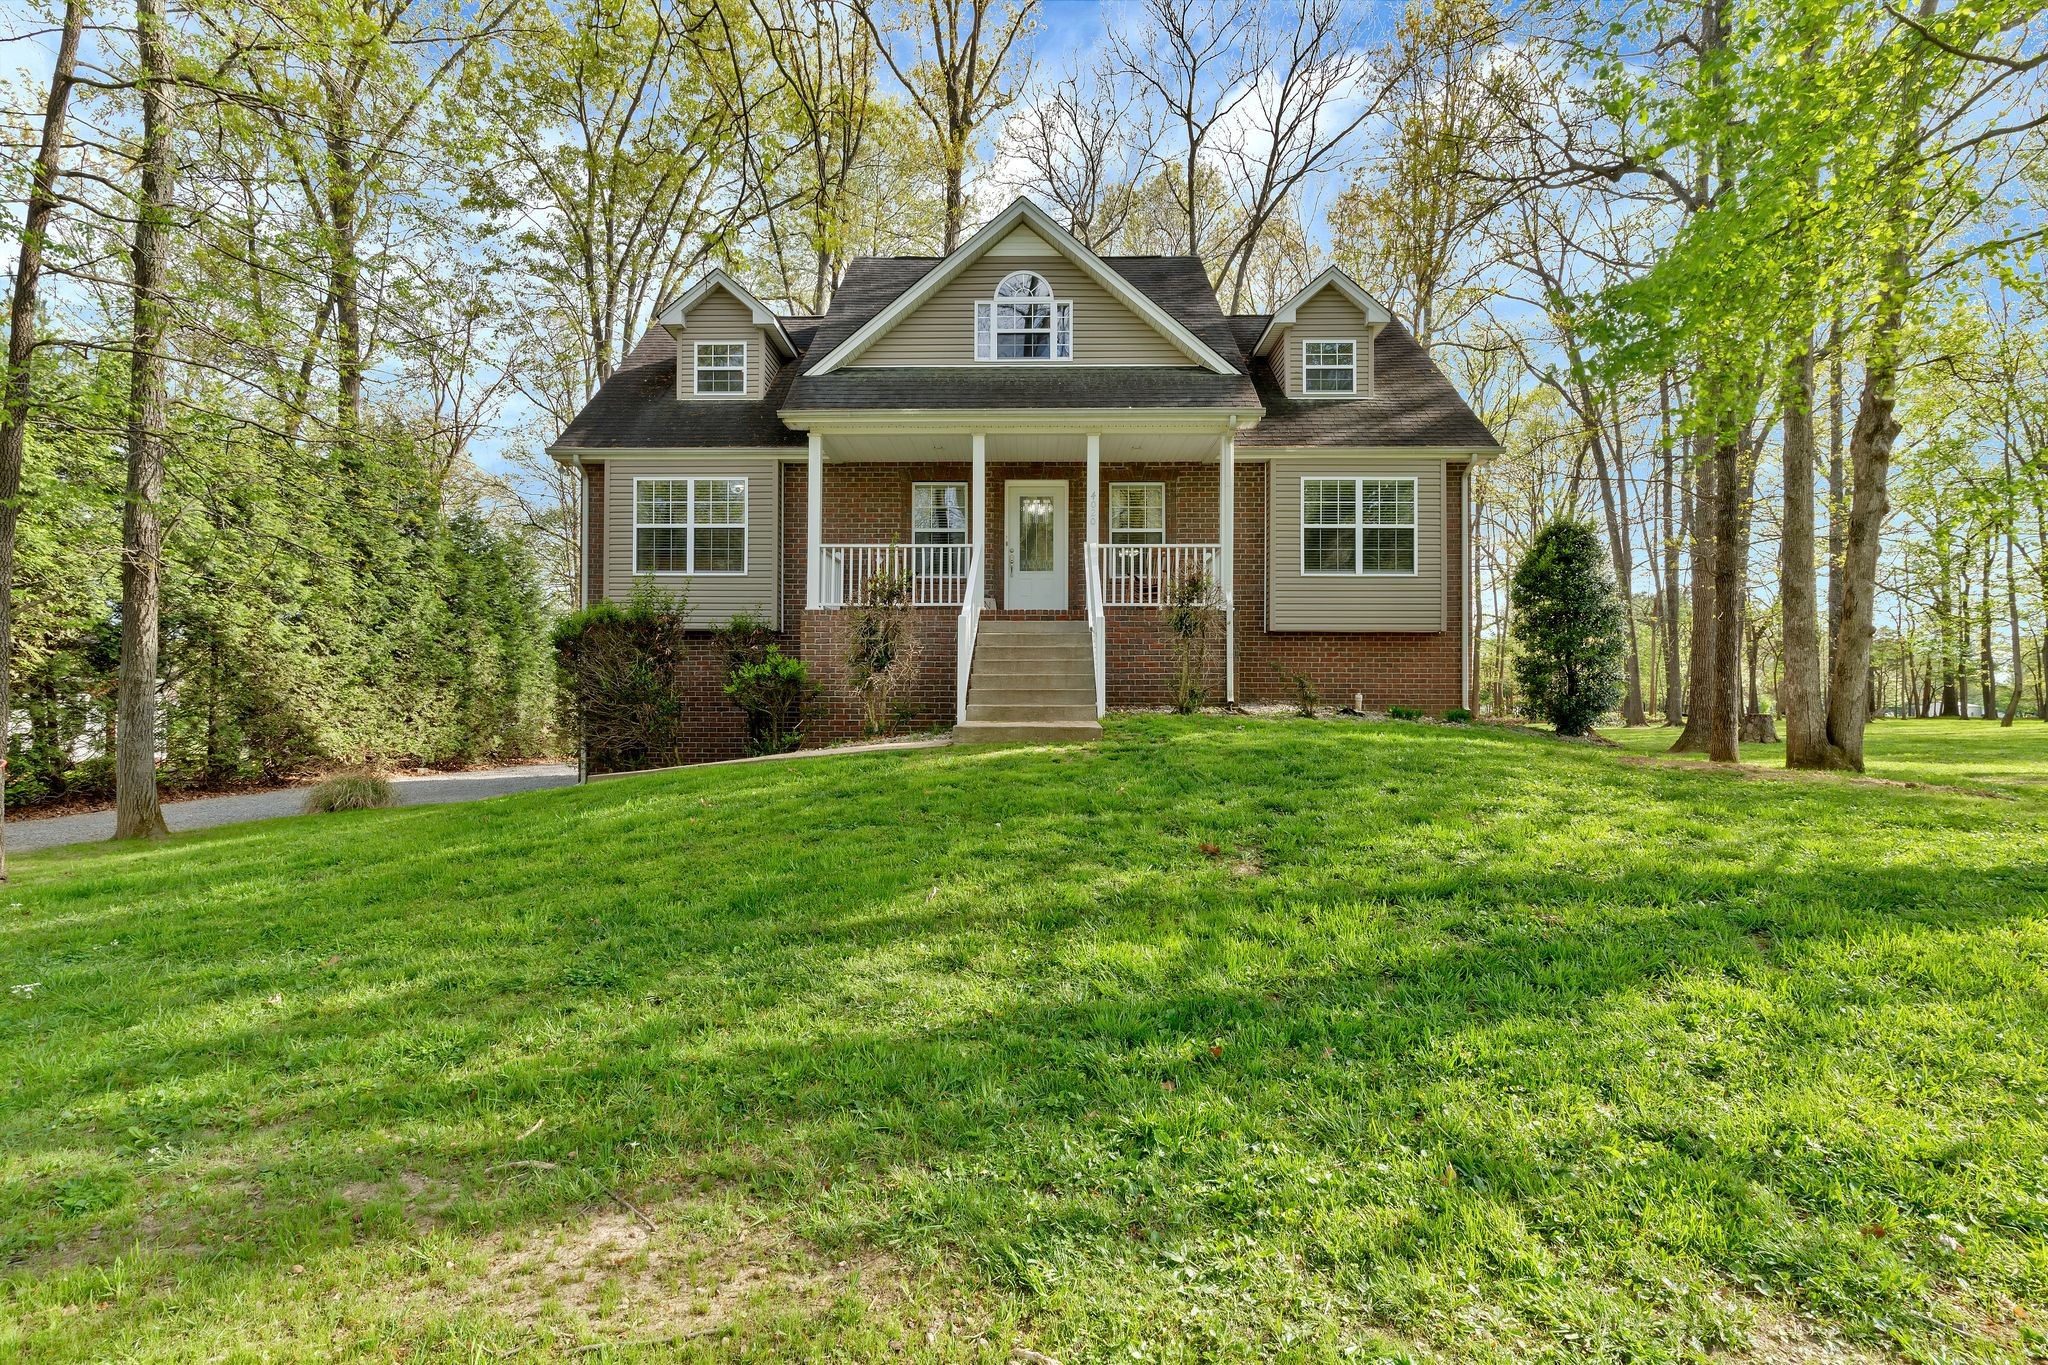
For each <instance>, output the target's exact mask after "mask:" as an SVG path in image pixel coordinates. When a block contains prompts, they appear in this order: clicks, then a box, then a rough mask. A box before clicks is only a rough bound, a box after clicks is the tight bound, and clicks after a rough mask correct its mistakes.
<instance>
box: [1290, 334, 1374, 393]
mask: <svg viewBox="0 0 2048 1365" xmlns="http://www.w3.org/2000/svg"><path fill="white" fill-rule="evenodd" d="M1311 346H1349V347H1350V348H1351V363H1350V364H1349V365H1318V366H1316V368H1317V369H1319V370H1343V369H1348V370H1350V371H1351V387H1350V388H1349V389H1311V388H1310V387H1309V386H1308V348H1309V347H1311ZM1359 393H1360V390H1359V387H1358V338H1357V337H1303V338H1302V339H1301V392H1300V393H1299V394H1297V395H1295V396H1296V397H1298V398H1356V397H1358V396H1359Z"/></svg>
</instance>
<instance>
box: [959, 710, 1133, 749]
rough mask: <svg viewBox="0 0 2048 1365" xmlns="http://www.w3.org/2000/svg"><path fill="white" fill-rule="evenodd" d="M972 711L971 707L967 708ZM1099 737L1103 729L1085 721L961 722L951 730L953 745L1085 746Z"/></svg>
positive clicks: (1095, 723)
mask: <svg viewBox="0 0 2048 1365" xmlns="http://www.w3.org/2000/svg"><path fill="white" fill-rule="evenodd" d="M969 709H970V710H972V708H971V707H970V708H969ZM1101 738H1102V726H1101V725H1100V724H1099V723H1098V722H1096V721H1095V720H1093V719H1090V720H1085V721H1075V720H1062V721H1037V722H1032V721H983V720H963V721H961V722H960V723H959V724H958V725H956V726H954V727H953V742H954V743H955V744H1086V743H1088V742H1089V741H1090V740H1097V739H1101Z"/></svg>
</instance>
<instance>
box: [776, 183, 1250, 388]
mask: <svg viewBox="0 0 2048 1365" xmlns="http://www.w3.org/2000/svg"><path fill="white" fill-rule="evenodd" d="M1020 222H1024V223H1029V224H1030V225H1031V230H1032V231H1033V232H1036V233H1037V234H1038V235H1039V236H1040V237H1043V238H1044V239H1045V240H1046V242H1047V243H1048V244H1049V245H1050V246H1051V247H1052V248H1053V250H1055V251H1057V252H1058V253H1059V254H1060V255H1062V256H1064V257H1065V258H1066V259H1067V260H1068V261H1069V262H1071V263H1072V264H1073V265H1074V266H1075V267H1076V268H1077V269H1079V270H1080V271H1081V272H1082V273H1083V274H1085V275H1087V276H1088V277H1089V278H1090V279H1092V280H1094V281H1095V282H1096V283H1097V284H1099V285H1101V286H1102V287H1103V288H1104V289H1107V290H1108V291H1109V292H1110V295H1111V296H1112V297H1114V298H1115V299H1116V300H1117V301H1118V302H1120V303H1122V304H1123V305H1124V306H1125V307H1127V308H1129V309H1130V310H1131V311H1132V312H1134V313H1136V314H1137V315H1138V316H1140V317H1142V318H1144V319H1145V320H1146V321H1147V322H1150V323H1151V324H1152V325H1153V326H1154V327H1156V328H1158V329H1159V331H1160V332H1162V333H1164V334H1165V335H1166V337H1167V339H1168V340H1170V341H1172V342H1173V344H1174V345H1176V346H1178V347H1180V348H1181V350H1183V351H1185V352H1187V354H1188V355H1189V356H1191V357H1192V358H1193V359H1195V360H1196V361H1198V362H1200V363H1201V365H1202V366H1203V367H1204V368H1206V369H1209V370H1211V371H1214V372H1215V373H1217V374H1236V373H1238V370H1237V367H1236V366H1234V365H1232V364H1231V363H1230V362H1229V361H1227V360H1225V359H1224V358H1223V357H1222V356H1220V355H1218V354H1216V352H1215V351H1214V350H1213V349H1212V348H1211V347H1210V346H1209V345H1208V344H1207V343H1205V342H1204V341H1203V340H1202V339H1201V338H1200V337H1198V336H1196V335H1195V334H1194V333H1193V332H1191V331H1189V330H1188V329H1187V327H1186V326H1185V325H1184V324H1183V323H1181V322H1180V321H1179V320H1178V319H1177V318H1175V317H1174V316H1173V315H1172V314H1171V313H1169V312H1167V311H1166V310H1165V309H1163V308H1161V307H1160V306H1159V305H1158V304H1156V303H1154V302H1152V300H1151V299H1148V298H1146V297H1145V295H1144V292H1143V291H1142V290H1140V289H1139V288H1138V287H1137V286H1136V285H1133V284H1132V283H1131V282H1130V281H1129V280H1127V279H1125V278H1124V277H1123V276H1121V275H1119V274H1117V273H1116V271H1114V270H1111V269H1110V268H1109V267H1108V266H1106V265H1104V264H1103V263H1102V261H1101V259H1100V258H1099V257H1097V256H1096V254H1095V253H1094V252H1092V251H1090V250H1089V249H1088V248H1087V247H1084V246H1082V245H1081V244H1080V242H1078V241H1076V240H1075V239H1074V236H1073V234H1072V233H1069V232H1068V231H1067V230H1066V229H1065V228H1063V227H1061V226H1060V225H1059V224H1058V223H1055V222H1054V221H1053V220H1052V219H1051V218H1050V217H1049V216H1047V214H1046V212H1045V210H1043V209H1041V208H1039V207H1038V206H1037V205H1036V204H1034V203H1032V202H1031V201H1030V200H1028V199H1022V198H1020V199H1017V200H1016V201H1015V202H1013V203H1012V204H1011V205H1010V207H1008V208H1006V209H1004V210H1003V211H1002V212H1001V213H999V214H997V215H996V217H995V220H994V221H993V222H991V223H990V224H989V225H988V226H987V227H985V228H983V229H982V230H981V231H979V232H977V233H975V234H974V236H973V237H971V238H969V239H968V241H967V243H966V244H965V245H963V246H961V247H960V248H959V249H958V250H956V251H955V252H954V253H953V254H952V255H951V256H948V257H947V258H946V259H945V260H943V261H941V262H939V264H938V265H936V266H934V267H933V268H932V269H931V270H930V271H928V272H927V273H926V274H925V276H924V278H923V279H921V280H919V281H918V282H917V283H916V284H913V285H911V286H910V288H908V289H906V290H904V291H903V292H902V293H901V294H898V295H897V296H896V298H895V300H894V301H893V302H892V303H890V305H889V306H888V307H887V308H884V309H883V310H882V311H881V312H879V313H877V314H875V315H874V316H873V317H871V318H869V319H868V320H867V322H866V323H864V324H863V325H862V326H861V327H860V329H859V330H858V331H856V332H855V333H854V334H853V335H852V336H850V337H848V338H847V339H846V340H844V341H842V342H840V343H839V344H838V345H837V346H834V347H833V348H832V350H831V351H830V352H829V353H828V354H827V355H826V356H825V358H824V359H823V360H820V361H819V362H818V363H817V364H816V365H813V366H812V367H811V368H810V370H809V371H808V373H811V374H830V373H832V372H833V371H834V370H836V369H838V368H839V367H840V366H842V365H844V364H846V363H847V362H848V361H849V360H852V359H853V358H854V357H855V356H857V355H859V354H860V353H861V352H862V351H864V350H866V349H867V348H868V347H869V346H870V345H871V344H872V343H873V342H874V341H875V339H876V338H877V337H880V336H881V335H882V334H883V333H885V332H887V331H888V330H889V329H890V328H891V327H894V326H895V325H896V323H897V322H898V321H900V320H901V319H902V318H904V317H905V316H907V315H908V314H909V313H910V312H911V311H912V310H913V309H915V308H916V307H917V306H918V305H919V304H920V303H922V302H923V301H924V300H925V299H928V298H930V297H931V296H932V295H933V294H935V293H937V292H938V291H939V290H940V289H941V288H943V287H944V286H945V285H946V283H947V282H948V281H950V280H952V279H953V278H954V277H956V276H957V275H959V273H960V272H961V271H962V270H965V269H966V268H967V267H968V266H969V265H971V264H973V263H974V262H975V261H977V260H979V259H981V258H982V257H983V256H985V255H987V254H988V251H989V249H990V248H991V247H993V246H995V245H996V243H998V242H1000V241H1002V240H1003V238H1004V237H1006V236H1008V235H1009V232H1010V229H1011V228H1014V227H1016V226H1017V224H1018V223H1020Z"/></svg>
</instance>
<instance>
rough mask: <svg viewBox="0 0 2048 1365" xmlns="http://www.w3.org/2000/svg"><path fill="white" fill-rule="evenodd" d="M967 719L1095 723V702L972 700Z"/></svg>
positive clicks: (969, 703) (968, 706)
mask: <svg viewBox="0 0 2048 1365" xmlns="http://www.w3.org/2000/svg"><path fill="white" fill-rule="evenodd" d="M967 719H969V720H999V721H1004V722H1009V721H1069V720H1075V721H1087V722H1088V723H1089V724H1091V725H1092V724H1094V723H1095V703H1094V702H1093V701H1087V702H1073V703H1071V704H1067V705H1060V704H1058V703H1053V702H1044V701H1030V702H1016V703H1010V704H1003V703H993V704H992V703H989V702H985V701H970V702H968V703H967Z"/></svg>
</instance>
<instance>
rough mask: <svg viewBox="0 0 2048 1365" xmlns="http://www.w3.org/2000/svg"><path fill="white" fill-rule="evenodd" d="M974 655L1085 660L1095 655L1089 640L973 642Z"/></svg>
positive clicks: (1093, 645) (1092, 643)
mask: <svg viewBox="0 0 2048 1365" xmlns="http://www.w3.org/2000/svg"><path fill="white" fill-rule="evenodd" d="M974 657H975V658H977V659H979V658H983V657H986V658H991V659H1079V660H1081V661H1082V662H1084V663H1085V662H1087V661H1088V660H1090V659H1093V658H1094V657H1095V644H1094V642H1093V641H1091V640H1063V639H1058V638H1053V639H1046V640H989V639H978V640H976V641H975V642H974Z"/></svg>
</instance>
